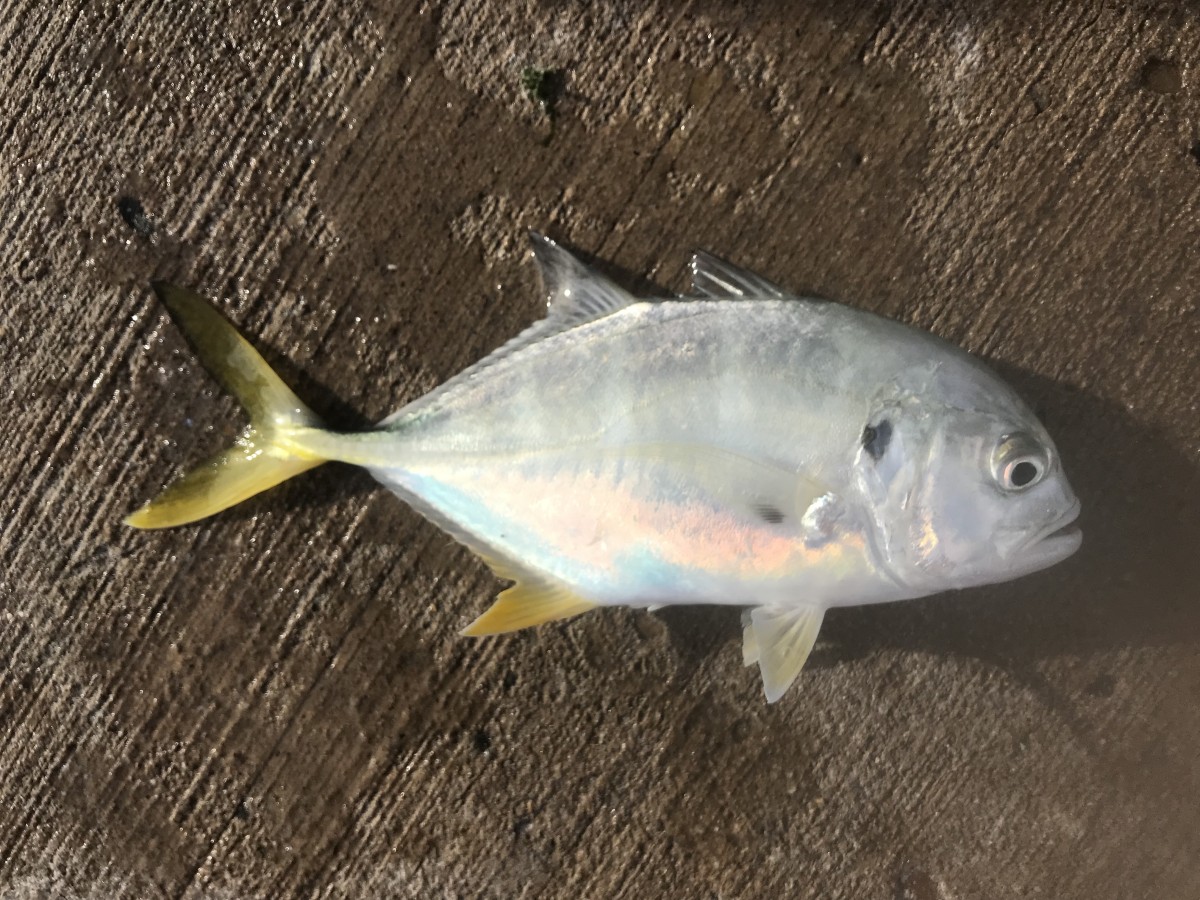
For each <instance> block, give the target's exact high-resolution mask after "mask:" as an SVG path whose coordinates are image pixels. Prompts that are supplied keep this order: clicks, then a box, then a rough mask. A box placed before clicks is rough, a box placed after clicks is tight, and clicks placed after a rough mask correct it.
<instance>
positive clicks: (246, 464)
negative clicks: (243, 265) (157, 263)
mask: <svg viewBox="0 0 1200 900" xmlns="http://www.w3.org/2000/svg"><path fill="white" fill-rule="evenodd" d="M154 292H155V293H156V294H158V298H159V299H160V300H161V301H162V302H163V305H164V306H166V307H167V309H168V310H169V311H170V313H171V317H172V318H173V319H174V320H175V323H176V324H177V325H178V326H179V328H180V329H181V330H182V331H183V333H184V336H185V337H187V339H188V342H189V343H190V344H191V345H192V347H193V349H195V351H196V355H197V356H199V357H200V361H201V362H202V363H204V366H205V368H207V369H208V370H209V372H210V373H212V375H213V377H214V378H216V379H217V381H218V382H220V383H221V386H222V387H224V388H225V389H226V390H227V391H229V393H231V394H233V395H234V396H235V397H237V399H238V400H239V401H240V402H241V404H242V406H244V407H245V408H246V412H247V413H249V415H250V427H249V428H247V429H246V431H244V432H243V433H242V435H241V437H239V438H238V440H237V442H236V443H235V444H234V446H233V447H231V448H229V449H228V450H226V451H225V452H224V453H220V454H218V455H217V456H214V457H213V458H212V459H210V460H208V462H206V463H204V464H203V465H201V466H199V467H197V468H196V469H193V470H192V471H191V472H189V473H188V474H186V475H184V476H183V477H182V478H180V479H179V480H178V481H176V482H175V483H174V484H172V485H170V486H169V487H168V488H167V489H166V490H164V491H163V492H162V493H161V494H159V495H158V496H157V497H155V498H154V499H153V500H151V501H150V502H149V503H147V504H146V505H145V506H143V507H142V508H141V509H139V510H138V511H137V512H135V513H133V514H132V515H131V516H129V517H128V518H126V519H125V524H126V525H132V526H133V527H134V528H169V527H171V526H172V525H184V524H186V523H188V522H195V521H196V520H197V519H203V518H205V517H206V516H211V515H213V514H214V513H217V512H220V511H221V510H223V509H226V508H227V507H230V506H233V505H234V504H235V503H240V502H241V501H243V500H245V499H247V498H248V497H252V496H254V495H255V494H257V493H259V492H261V491H265V490H266V489H267V488H270V487H274V486H275V485H277V484H279V483H280V482H281V481H285V480H287V479H288V478H291V477H292V476H293V475H297V474H299V473H300V472H303V471H305V470H306V469H311V468H313V466H318V465H320V464H321V463H322V462H324V461H325V460H324V458H323V457H320V456H314V455H311V454H309V453H307V452H305V451H303V450H300V449H297V447H296V446H295V443H294V442H293V441H291V440H289V437H290V436H292V435H293V434H294V433H295V432H297V431H298V430H301V429H305V428H314V427H319V426H320V422H319V421H318V420H317V417H316V416H315V415H313V413H312V412H311V411H310V410H309V409H308V407H307V406H305V405H304V404H303V403H301V402H300V400H299V398H297V397H296V395H295V394H293V393H292V391H291V389H290V388H288V386H287V385H286V384H284V383H283V381H282V380H281V379H280V378H279V376H278V375H276V374H275V372H274V371H272V369H271V367H270V366H268V365H267V363H266V361H265V360H264V359H263V358H262V357H261V356H260V355H259V354H258V351H257V350H255V349H254V348H253V347H252V346H251V345H250V342H249V341H247V340H246V339H245V338H244V337H242V336H241V335H240V334H239V333H238V331H237V329H236V328H234V327H233V325H232V324H230V322H229V321H228V320H227V319H226V318H225V317H224V316H223V315H221V314H220V313H219V312H217V310H216V309H214V308H213V306H212V305H211V304H209V303H208V301H206V300H205V299H204V298H203V297H200V296H199V295H198V294H194V293H192V292H191V291H189V290H185V289H184V288H181V287H176V286H175V285H171V284H166V283H164V282H161V281H160V282H155V283H154Z"/></svg>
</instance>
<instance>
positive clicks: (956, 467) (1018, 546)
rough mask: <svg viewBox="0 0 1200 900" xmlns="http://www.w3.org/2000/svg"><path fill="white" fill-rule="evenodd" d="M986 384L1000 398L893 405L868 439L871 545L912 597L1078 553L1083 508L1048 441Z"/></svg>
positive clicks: (927, 398)
mask: <svg viewBox="0 0 1200 900" xmlns="http://www.w3.org/2000/svg"><path fill="white" fill-rule="evenodd" d="M986 376H987V377H990V378H991V379H993V380H994V382H995V383H994V385H993V387H994V390H991V391H988V390H979V389H976V390H973V391H971V392H970V395H969V396H968V397H964V396H963V392H962V391H961V390H960V391H956V392H954V393H952V394H950V395H949V396H947V393H946V392H945V391H943V392H941V393H940V395H939V392H937V391H926V392H925V394H924V395H918V394H913V393H905V394H903V395H902V396H898V397H896V396H894V397H892V398H888V399H887V400H886V401H885V402H884V403H883V404H882V405H879V406H877V408H876V410H875V412H874V413H873V414H872V415H871V417H870V418H869V419H868V423H869V424H868V425H867V427H866V429H865V430H864V432H863V437H862V441H861V447H860V449H859V451H858V455H857V458H856V466H857V471H858V479H859V483H860V486H861V487H862V488H863V490H864V491H865V493H866V494H867V496H868V502H869V504H870V505H871V507H872V518H873V520H874V527H875V532H876V541H875V544H876V547H877V548H879V552H880V554H881V555H882V556H883V560H882V564H883V566H884V567H885V568H886V569H887V570H888V571H889V572H890V573H891V574H892V576H893V577H894V578H896V579H897V580H898V581H900V582H901V583H902V584H903V585H904V586H905V587H907V588H908V589H911V590H912V591H913V596H921V595H924V594H930V593H935V592H938V591H942V590H948V589H955V588H963V587H971V586H975V585H982V584H993V583H996V582H1000V581H1007V580H1009V579H1012V578H1017V577H1020V576H1022V575H1026V574H1029V573H1031V572H1036V571H1038V570H1039V569H1044V568H1046V567H1048V566H1052V565H1054V564H1055V563H1058V562H1060V561H1062V560H1064V559H1066V558H1067V557H1068V556H1070V555H1071V554H1072V553H1074V552H1075V551H1076V550H1077V549H1079V546H1080V543H1081V542H1082V534H1081V533H1080V531H1079V529H1078V528H1077V527H1075V526H1074V524H1073V523H1074V522H1075V519H1076V518H1077V517H1078V515H1079V511H1080V503H1079V500H1078V499H1077V498H1076V496H1075V493H1074V491H1073V490H1072V489H1071V486H1070V483H1069V482H1068V481H1067V477H1066V474H1065V473H1064V472H1063V468H1062V462H1061V459H1060V457H1059V453H1058V449H1057V448H1056V447H1055V446H1054V442H1053V441H1052V440H1051V438H1050V435H1049V434H1048V433H1047V432H1046V429H1045V428H1044V427H1043V426H1042V424H1041V423H1040V422H1039V421H1038V420H1037V418H1036V417H1035V416H1034V415H1033V413H1032V412H1031V411H1030V410H1028V409H1027V408H1026V407H1025V406H1024V404H1023V403H1021V401H1020V400H1019V399H1018V398H1017V397H1016V395H1015V394H1013V393H1012V391H1011V390H1010V389H1009V388H1008V387H1007V386H1006V385H1004V384H1003V382H1000V380H999V379H998V378H997V377H996V376H994V375H991V374H990V373H986ZM976 377H979V376H976ZM987 386H988V385H987V384H986V383H985V385H984V387H987ZM926 387H928V385H926ZM978 387H979V386H978V385H977V386H976V388H978Z"/></svg>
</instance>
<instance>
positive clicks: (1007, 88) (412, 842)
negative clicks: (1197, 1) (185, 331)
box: [0, 0, 1200, 900]
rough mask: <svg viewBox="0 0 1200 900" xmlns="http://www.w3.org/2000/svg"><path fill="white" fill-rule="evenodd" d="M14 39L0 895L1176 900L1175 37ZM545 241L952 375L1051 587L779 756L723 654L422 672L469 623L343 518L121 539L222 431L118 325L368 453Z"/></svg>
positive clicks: (987, 608) (958, 631) (12, 29)
mask: <svg viewBox="0 0 1200 900" xmlns="http://www.w3.org/2000/svg"><path fill="white" fill-rule="evenodd" d="M1127 7H1130V8H1127ZM4 12H5V14H4V15H3V16H0V62H2V65H0V85H2V87H0V124H2V132H0V133H2V134H3V141H2V142H0V176H2V185H3V187H2V188H0V190H2V195H0V212H2V214H0V228H2V229H3V236H2V239H0V366H2V368H0V372H2V380H0V414H2V415H0V421H2V423H3V425H2V433H3V437H4V446H5V453H4V454H3V459H2V461H0V522H2V528H3V531H2V533H0V573H2V574H0V884H2V885H3V888H0V896H2V897H4V898H30V897H56V898H57V897H67V898H101V897H103V898H108V897H137V898H159V897H171V898H180V897H184V898H194V897H215V898H232V897H393V896H394V897H415V898H441V897H494V898H510V897H588V898H591V897H600V898H604V897H630V898H634V897H636V898H644V897H682V898H693V897H695V898H704V897H721V898H742V897H750V898H758V897H785V896H786V897H822V898H824V897H830V898H856V900H857V898H880V900H949V898H1009V897H1022V898H1023V897H1047V898H1142V897H1147V898H1151V897H1152V898H1191V897H1197V896H1200V862H1198V856H1197V853H1198V851H1200V837H1198V834H1197V832H1198V826H1200V803H1198V800H1200V769H1198V767H1197V764H1196V752H1197V746H1198V742H1200V703H1197V698H1198V697H1200V660H1198V659H1197V654H1196V650H1197V644H1198V642H1200V603H1198V601H1200V597H1198V596H1197V583H1198V580H1200V550H1198V548H1200V544H1198V538H1200V515H1198V512H1197V510H1198V508H1200V502H1198V501H1200V478H1198V475H1197V473H1198V472H1200V458H1198V457H1200V451H1198V447H1200V416H1198V415H1197V412H1198V410H1197V399H1198V393H1200V391H1198V388H1197V378H1198V377H1200V362H1198V361H1197V348H1198V347H1200V342H1198V338H1200V317H1198V315H1197V301H1196V298H1197V296H1200V254H1198V253H1197V249H1196V248H1197V245H1198V243H1200V215H1198V210H1200V203H1198V200H1200V102H1198V95H1200V84H1198V83H1197V80H1198V78H1200V74H1198V70H1197V68H1196V67H1197V65H1200V55H1198V52H1200V21H1198V18H1197V12H1196V7H1195V5H1194V4H1187V3H1178V4H1155V3H1138V4H1119V3H1111V4H1107V5H1104V4H1098V3H1094V2H1091V0H1078V2H1065V0H1064V2H1056V3H1035V2H1011V3H1004V2H973V0H961V2H958V3H938V2H923V0H914V2H902V3H897V4H885V3H882V2H881V3H856V4H851V3H845V4H843V3H835V2H825V3H813V4H803V3H784V2H760V3H738V4H733V3H724V2H720V0H606V2H603V3H594V4H571V3H556V2H549V0H461V2H450V3H445V4H431V3H425V4H420V5H417V4H411V3H385V2H379V0H343V2H338V3H334V2H331V0H320V2H314V3H306V4H287V5H282V6H277V5H273V4H270V3H268V4H266V5H260V4H240V3H236V2H229V0H227V2H218V3H212V4H201V3H193V4H167V3H165V2H151V0H135V2H130V3H123V4H95V3H82V2H78V0H76V2H73V3H71V2H68V3H62V4H45V3H35V2H31V0H17V2H10V3H8V4H6V8H5V11H4ZM531 66H532V67H540V68H542V69H553V70H557V72H558V73H559V74H558V75H557V76H556V77H554V78H552V79H551V80H550V84H549V88H550V90H549V92H548V94H546V95H544V96H545V99H546V100H547V108H543V107H542V106H541V105H540V104H539V103H538V102H536V101H535V99H533V98H531V97H530V96H528V95H527V93H525V92H524V90H523V88H522V80H523V79H522V74H523V70H524V69H525V68H526V67H531ZM551 113H553V115H552V116H551ZM529 227H537V228H539V229H542V230H545V231H547V232H548V233H550V234H551V235H553V236H555V237H558V238H560V239H563V240H565V241H567V242H569V243H571V244H572V245H574V246H576V247H578V248H580V249H581V250H583V251H586V252H588V253H592V254H595V255H596V256H598V257H600V258H601V259H602V260H605V261H608V262H610V263H611V264H612V267H613V270H614V271H616V272H617V273H618V274H620V276H621V277H622V278H624V279H625V280H626V283H627V284H631V285H634V286H642V287H645V286H647V285H650V284H653V285H658V286H660V287H663V288H668V289H680V288H682V287H683V286H684V285H685V277H684V268H683V267H684V264H685V261H686V259H687V254H688V252H689V251H690V250H691V249H692V248H693V247H697V246H699V247H706V248H708V249H710V250H712V251H715V252H717V253H719V254H722V255H724V256H727V257H729V258H731V259H734V260H737V261H739V262H741V263H743V264H745V265H748V266H750V267H753V268H757V269H760V270H762V271H763V272H764V273H766V274H768V275H769V276H771V277H773V278H775V279H777V280H779V281H781V282H782V283H784V284H786V285H789V286H791V287H793V288H795V289H797V290H805V291H810V292H815V293H819V294H823V295H827V296H833V297H839V298H844V299H846V300H848V301H850V302H853V303H856V304H860V305H862V306H864V307H866V308H869V309H874V310H878V311H882V312H884V313H887V314H889V315H893V316H897V317H899V318H901V319H903V320H905V321H909V322H914V323H917V324H919V325H922V326H926V327H929V328H932V329H933V330H935V331H936V332H938V333H939V334H942V335H944V336H946V337H948V338H950V339H952V340H954V341H957V342H959V343H961V344H963V345H965V346H966V347H968V348H970V349H972V350H974V351H977V352H979V353H981V354H983V355H985V356H986V357H988V358H989V359H991V360H993V361H994V362H995V364H996V365H997V367H998V368H1000V369H1001V370H1002V371H1003V372H1004V373H1005V374H1007V375H1008V376H1009V377H1011V378H1012V379H1013V381H1014V382H1015V383H1016V384H1017V385H1018V386H1019V388H1020V389H1021V390H1022V391H1023V392H1024V393H1025V394H1026V396H1027V397H1029V398H1030V399H1031V400H1032V401H1033V402H1034V403H1035V404H1036V405H1037V407H1038V408H1039V410H1040V411H1041V412H1042V413H1043V415H1044V417H1045V419H1046V421H1047V423H1048V425H1049V427H1050V428H1051V430H1052V431H1053V432H1054V433H1055V434H1056V435H1057V436H1058V438H1059V441H1060V445H1061V447H1062V449H1063V452H1064V454H1065V457H1066V460H1067V463H1068V466H1069V469H1070V471H1071V473H1072V477H1073V480H1074V482H1075V484H1076V487H1077V488H1078V491H1079V493H1080V495H1081V496H1082V498H1083V500H1084V504H1085V514H1084V520H1083V527H1084V531H1085V545H1084V549H1083V551H1082V552H1081V553H1080V555H1079V556H1078V557H1076V558H1075V559H1073V560H1072V561H1070V562H1069V563H1068V564H1066V565H1063V566H1062V567H1060V568H1058V569H1055V570H1052V571H1049V572H1046V573H1044V574H1041V575H1038V576H1035V577H1031V578H1028V579H1026V580H1024V581H1021V582H1018V583H1014V584H1011V585H1007V586H999V587H996V588H992V589H987V590H976V591H970V592H966V593H962V594H960V595H955V596H944V597H940V598H934V599H930V600H928V601H923V602H916V603H910V604H902V605H897V606H894V607H888V608H883V607H876V608H867V609H861V610H849V611H835V612H834V613H832V614H831V615H830V616H829V617H828V619H827V621H826V628H825V631H824V634H823V639H822V641H821V643H820V644H819V646H818V651H817V654H816V657H815V659H814V661H813V663H812V664H811V666H810V668H809V669H808V671H807V672H806V673H805V675H804V676H803V679H802V684H801V685H800V687H799V689H798V690H795V691H794V692H793V693H791V694H790V695H789V696H788V697H787V698H785V701H784V702H782V703H780V704H778V705H776V706H774V707H767V706H766V705H765V704H764V703H763V701H762V699H761V696H760V689H759V685H758V683H757V678H756V676H755V674H754V673H753V672H752V671H749V670H743V669H742V667H741V665H740V659H739V652H738V628H737V615H736V613H735V612H732V611H728V610H725V611H721V610H718V611H690V610H685V611H677V612H673V613H670V614H662V615H650V614H646V613H633V612H607V613H602V614H593V615H589V616H587V617H585V618H583V619H580V620H578V621H576V622H572V623H569V624H562V625H558V626H553V627H546V628H542V629H540V630H538V631H536V632H532V633H527V634H520V635H516V636H512V637H508V638H501V639H494V640H487V641H481V642H476V641H471V640H467V639H463V638H459V637H457V636H456V633H457V630H458V629H459V628H460V627H462V626H463V625H464V624H465V623H466V622H468V621H469V620H470V619H471V618H472V617H473V616H474V615H475V614H477V613H478V612H479V611H480V610H482V609H483V608H484V607H485V605H486V604H487V603H488V602H489V598H490V597H491V595H492V594H493V593H494V592H495V591H496V589H497V587H498V583H497V582H496V581H495V580H494V579H493V578H492V577H491V576H490V575H489V574H488V573H487V571H486V570H485V569H484V568H483V567H482V566H481V565H480V564H479V563H478V562H476V561H475V560H473V559H472V558H471V557H470V556H469V555H468V554H466V553H465V552H463V551H462V550H460V549H458V548H456V547H455V546H454V545H453V544H452V543H451V542H450V541H448V540H447V539H446V538H444V537H443V536H442V535H440V534H439V533H438V532H437V531H436V530H435V529H434V528H432V527H431V526H429V525H427V524H425V523H424V522H422V521H421V520H420V519H419V518H418V517H417V516H416V515H415V514H413V513H412V512H410V511H409V510H408V509H407V508H406V507H404V506H403V505H402V504H401V503H399V502H398V501H396V500H395V499H394V498H392V497H391V496H389V495H387V494H386V493H384V492H383V491H382V490H379V489H376V488H375V487H374V486H373V483H372V482H371V481H370V479H369V478H368V477H366V476H365V475H364V474H363V473H361V472H357V471H354V470H351V469H348V468H339V467H333V466H330V467H327V468H325V469H322V470H319V471H318V472H315V473H311V474H310V475H308V476H305V477H302V478H300V479H298V480H296V481H295V482H294V483H290V484H288V485H287V486H285V487H283V488H280V489H278V490H275V491H272V492H271V493H269V494H266V495H263V496H261V497H259V498H257V499H256V500H254V501H252V502H250V503H248V504H246V505H245V506H244V507H242V508H240V509H238V510H236V511H232V512H230V513H227V514H224V515H222V516H220V517H218V518H216V519H214V520H212V521H209V522H206V523H204V524H202V525H198V526H195V527H188V528H181V529H178V530H174V531H170V532H163V533H152V534H142V533H134V532H132V531H130V530H128V529H126V528H124V527H123V526H122V525H121V524H120V519H121V516H122V515H123V514H124V513H125V512H127V511H129V510H130V509H132V508H133V507H134V506H136V505H137V504H139V503H141V502H142V501H144V500H145V499H146V498H148V497H149V496H151V495H152V494H153V493H154V492H155V491H157V490H158V489H159V487H161V486H162V485H163V484H164V483H165V482H166V481H167V480H169V479H170V478H171V476H172V475H174V474H175V473H177V472H179V471H181V470H183V469H185V468H188V467H190V466H191V465H193V464H194V463H196V462H197V461H198V460H200V459H202V458H203V457H204V456H205V455H206V454H208V453H209V452H212V451H215V450H216V449H217V448H218V447H220V446H222V445H223V444H224V443H225V442H227V441H228V440H229V439H230V438H231V437H232V436H233V435H234V434H235V432H236V430H237V429H238V428H239V427H240V419H239V418H238V416H237V413H236V411H235V408H234V406H233V404H232V403H231V401H230V400H229V399H228V398H225V397H223V396H222V395H220V393H219V391H218V390H217V389H216V387H215V386H214V385H213V384H212V383H211V382H210V381H208V380H207V379H206V378H205V377H204V375H203V374H202V373H201V372H200V371H199V369H198V367H197V366H196V365H195V364H194V363H193V361H192V359H191V356H190V355H189V353H188V352H187V350H186V348H185V346H184V344H183V343H182V341H181V339H180V337H179V336H178V334H177V333H176V332H175V331H174V330H173V328H171V327H170V326H169V325H168V324H167V323H166V322H165V321H164V317H163V314H162V311H161V310H160V309H159V308H158V307H157V306H156V305H155V303H154V301H153V299H152V297H151V294H150V292H149V290H148V289H147V283H148V282H149V280H150V279H151V278H154V277H170V278H172V279H175V280H178V281H180V282H183V283H185V284H189V285H194V286H197V287H200V288H202V289H204V290H205V291H207V292H209V293H210V294H212V295H213V296H216V297H218V298H220V302H221V303H222V305H223V307H224V308H225V309H226V310H227V311H228V312H229V314H230V315H231V316H232V317H233V318H234V319H235V320H236V321H238V322H239V323H240V324H242V325H243V326H244V327H245V329H246V330H247V331H248V332H249V333H250V334H251V335H253V336H254V337H255V338H256V340H258V341H259V342H260V345H261V346H263V347H264V348H265V351H266V353H267V355H268V357H270V358H271V359H272V360H273V361H275V362H277V363H278V365H279V366H280V368H281V370H282V371H283V372H284V373H285V374H286V376H287V377H288V378H290V379H291V380H292V381H293V383H294V384H295V385H296V386H297V388H298V390H299V392H300V393H301V394H302V395H303V396H305V397H307V398H310V399H311V402H312V404H313V405H314V407H315V408H317V409H318V410H319V411H320V412H322V413H324V414H326V415H328V416H329V418H330V419H331V420H332V421H333V422H335V423H337V424H338V425H341V426H344V427H356V426H358V425H361V424H363V423H365V422H369V421H371V420H374V419H376V418H379V417H381V416H383V415H384V414H386V413H387V412H389V411H390V410H392V409H394V408H395V407H397V406H398V405H400V404H401V403H403V402H404V401H405V400H407V399H409V398H412V397H415V396H417V395H419V394H420V393H421V392H422V391H425V390H427V389H428V388H430V387H432V386H433V385H434V384H436V383H437V382H439V381H441V380H443V379H445V378H446V377H448V376H450V375H451V374H453V373H454V372H455V371H457V370H458V369H460V368H461V367H462V366H464V365H465V364H467V363H468V362H470V361H472V360H474V359H476V358H477V357H479V356H480V355H481V354H483V353H485V352H486V351H487V350H489V349H491V348H492V347H493V346H495V345H497V344H498V343H500V342H501V341H502V340H504V339H505V338H506V337H508V336H509V335H512V334H514V333H515V332H517V331H518V330H519V329H520V328H521V327H523V326H524V325H525V324H527V323H529V322H531V321H532V320H533V319H534V318H536V317H537V316H539V314H540V298H539V297H538V296H537V291H536V285H537V279H536V273H535V270H534V266H533V265H532V263H531V262H530V261H529V260H528V259H527V258H526V255H525V250H524V247H525V245H524V238H523V233H524V229H526V228H529Z"/></svg>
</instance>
